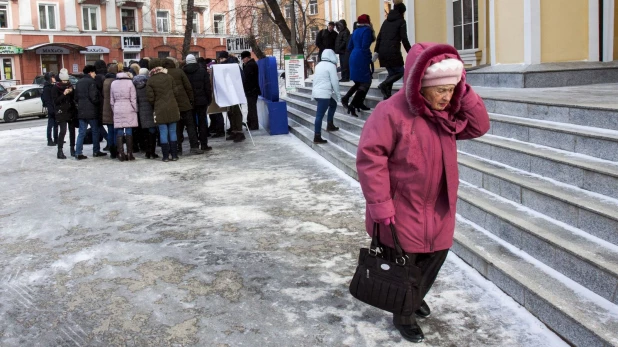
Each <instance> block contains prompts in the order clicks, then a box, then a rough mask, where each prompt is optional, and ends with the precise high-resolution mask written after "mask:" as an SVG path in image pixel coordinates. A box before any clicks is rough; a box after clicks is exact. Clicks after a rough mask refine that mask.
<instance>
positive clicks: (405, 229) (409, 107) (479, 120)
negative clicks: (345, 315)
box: [356, 43, 489, 342]
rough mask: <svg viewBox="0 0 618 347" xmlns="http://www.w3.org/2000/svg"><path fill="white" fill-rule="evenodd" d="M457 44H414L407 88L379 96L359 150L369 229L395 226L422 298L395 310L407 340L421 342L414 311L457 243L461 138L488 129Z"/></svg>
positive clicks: (423, 313) (386, 253)
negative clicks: (403, 313) (406, 311)
mask: <svg viewBox="0 0 618 347" xmlns="http://www.w3.org/2000/svg"><path fill="white" fill-rule="evenodd" d="M465 77H466V75H465V71H464V66H463V62H462V60H461V58H460V56H459V53H458V52H457V50H456V49H455V48H454V47H452V46H450V45H445V44H434V43H417V44H415V45H414V46H412V48H411V49H410V52H409V53H408V56H407V58H406V63H405V73H404V80H403V85H404V87H403V88H402V89H401V90H400V91H399V92H397V93H395V94H394V95H393V96H392V97H390V98H389V99H388V100H386V101H383V102H380V103H379V104H378V106H377V107H376V109H375V111H374V112H373V113H372V114H371V115H370V116H369V119H368V120H367V122H366V123H365V126H364V128H363V131H362V134H361V138H360V141H359V144H358V151H357V154H356V168H357V170H358V178H359V182H360V185H361V188H362V190H363V194H364V196H365V199H366V203H367V205H366V228H367V233H368V234H369V235H373V227H374V223H377V224H378V225H379V226H381V228H382V230H386V227H387V226H389V225H391V224H393V225H396V232H397V238H398V239H399V243H400V245H401V247H402V248H403V250H404V251H405V253H406V255H407V257H408V258H407V259H408V262H407V264H406V265H405V266H410V268H411V269H414V271H415V272H417V273H418V271H419V270H420V278H415V282H416V283H418V286H415V287H414V288H413V290H416V291H417V293H416V294H417V295H416V296H414V297H416V298H418V299H417V300H416V301H415V302H413V303H412V305H413V307H411V308H410V309H411V311H412V312H415V313H416V314H415V315H412V316H401V315H393V323H394V325H395V327H396V328H397V329H398V330H399V332H400V333H401V335H402V336H403V338H404V339H406V340H408V341H412V342H421V341H422V340H423V339H424V334H423V331H422V329H421V327H420V326H419V325H418V323H417V321H416V318H415V316H418V317H421V318H425V317H427V316H429V314H430V312H431V311H430V309H429V306H428V305H427V303H426V302H425V301H424V300H423V299H424V297H425V296H426V295H427V292H429V290H430V289H431V286H432V285H433V283H434V281H435V279H436V277H437V275H438V272H439V270H440V268H441V266H442V264H443V263H444V260H445V259H446V255H447V253H448V250H449V248H451V246H452V245H453V234H454V232H455V213H456V210H455V209H456V206H457V189H458V186H459V173H458V171H457V143H456V141H457V140H468V139H473V138H476V137H480V136H482V135H483V134H485V133H487V131H488V130H489V116H488V114H487V110H486V109H485V105H484V103H483V100H482V99H481V98H480V97H479V96H478V95H477V94H476V93H475V92H474V90H473V89H472V88H471V87H470V86H469V85H468V84H466V78H465ZM380 239H381V240H380V241H381V243H382V244H384V245H385V247H384V249H383V252H382V253H381V254H382V256H383V257H389V258H391V259H392V258H393V256H394V255H395V254H396V253H395V251H394V250H393V248H392V247H393V246H394V243H393V240H392V237H391V235H390V234H389V233H388V232H383V233H381V234H380Z"/></svg>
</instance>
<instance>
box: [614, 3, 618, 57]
mask: <svg viewBox="0 0 618 347" xmlns="http://www.w3.org/2000/svg"><path fill="white" fill-rule="evenodd" d="M616 59H618V6H614V60H616Z"/></svg>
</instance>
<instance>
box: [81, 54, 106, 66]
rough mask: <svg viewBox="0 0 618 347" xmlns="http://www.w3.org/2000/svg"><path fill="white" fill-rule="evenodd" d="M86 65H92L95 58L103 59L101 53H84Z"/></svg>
mask: <svg viewBox="0 0 618 347" xmlns="http://www.w3.org/2000/svg"><path fill="white" fill-rule="evenodd" d="M85 56H86V65H94V62H95V61H97V60H103V54H85Z"/></svg>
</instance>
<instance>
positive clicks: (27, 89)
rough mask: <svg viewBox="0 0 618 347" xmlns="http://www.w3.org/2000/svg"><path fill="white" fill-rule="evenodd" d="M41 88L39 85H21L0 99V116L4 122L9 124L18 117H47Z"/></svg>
mask: <svg viewBox="0 0 618 347" xmlns="http://www.w3.org/2000/svg"><path fill="white" fill-rule="evenodd" d="M42 94H43V87H41V86H39V85H22V86H18V87H17V88H16V89H14V90H12V91H10V92H9V93H8V94H6V95H4V96H3V97H2V99H0V115H2V118H3V119H4V121H5V122H7V123H10V122H14V121H16V120H17V118H19V117H30V116H38V117H41V118H44V117H46V116H47V110H45V109H44V108H43V102H42V101H41V95H42Z"/></svg>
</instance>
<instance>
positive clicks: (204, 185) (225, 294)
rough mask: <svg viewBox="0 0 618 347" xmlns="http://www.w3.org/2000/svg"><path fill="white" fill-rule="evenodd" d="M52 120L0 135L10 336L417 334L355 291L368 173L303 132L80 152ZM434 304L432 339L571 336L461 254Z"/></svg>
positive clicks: (194, 339)
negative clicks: (137, 150)
mask: <svg viewBox="0 0 618 347" xmlns="http://www.w3.org/2000/svg"><path fill="white" fill-rule="evenodd" d="M44 129H45V128H44V127H36V128H30V129H17V130H7V131H0V148H2V154H3V155H2V156H0V175H1V177H2V180H1V181H0V194H1V195H2V199H1V201H2V205H0V279H1V282H0V291H1V292H2V294H1V295H0V346H399V345H412V344H410V343H408V342H406V341H405V340H402V339H401V337H400V335H399V333H398V332H397V330H395V329H394V328H393V327H392V325H391V317H390V316H389V314H387V313H385V312H383V311H380V310H378V309H374V308H372V307H369V306H367V305H364V304H362V303H360V302H358V301H356V300H355V299H353V298H352V297H351V296H350V295H349V294H348V289H347V285H348V283H349V281H350V279H351V276H352V274H353V272H354V268H355V266H356V264H355V263H356V256H357V252H358V248H359V247H360V246H366V245H367V244H368V242H369V239H368V238H367V237H366V235H365V232H364V230H363V226H364V223H363V217H364V200H363V196H362V193H361V191H360V188H359V186H358V183H356V182H355V181H352V180H351V179H350V178H348V177H347V176H345V175H344V174H343V173H341V172H340V171H339V170H337V169H335V168H334V166H332V165H331V164H330V163H328V162H326V161H325V160H324V159H322V158H321V157H320V156H318V155H317V154H316V153H314V152H313V151H312V150H311V149H309V148H308V147H306V146H305V145H304V144H303V143H301V142H300V141H299V140H297V139H296V138H294V137H292V136H274V137H270V136H267V135H266V134H265V133H264V132H262V131H260V132H257V134H254V137H255V142H256V147H253V146H252V145H251V141H249V140H247V141H245V142H244V143H242V144H232V143H230V142H229V141H228V142H225V141H224V140H219V141H211V145H212V146H213V147H214V150H213V151H212V152H211V153H209V154H207V155H202V156H186V157H182V158H181V159H180V161H178V162H170V163H162V162H160V161H151V160H146V159H142V157H143V155H142V154H138V155H137V156H138V159H137V160H136V161H135V162H131V163H120V162H118V161H115V160H110V159H107V158H106V159H101V158H89V159H88V160H85V161H80V162H78V161H75V160H70V159H69V160H57V159H55V148H53V147H46V146H45V141H44V135H43V134H44V132H45V130H44ZM67 152H68V150H67ZM91 152H92V149H91V146H86V147H85V149H84V154H86V155H88V156H90V155H91V154H92V153H91ZM427 301H428V303H429V305H430V306H431V308H432V310H433V311H432V316H431V317H430V318H428V319H425V320H422V321H420V324H421V326H422V327H423V329H424V331H425V334H426V342H425V344H424V345H427V346H560V345H565V344H564V343H563V342H562V340H560V339H559V338H558V337H556V336H555V335H554V334H553V333H552V332H551V331H549V330H548V329H547V328H546V327H545V326H544V325H543V324H542V323H540V322H539V321H538V320H536V319H535V318H534V317H533V316H532V315H531V314H529V313H528V312H527V311H526V310H525V309H524V308H522V307H521V306H519V305H518V304H516V303H515V302H514V301H513V300H512V299H511V298H510V297H508V296H506V295H505V294H504V293H502V292H501V291H500V290H499V289H497V287H495V286H494V285H493V284H491V283H490V282H488V281H486V280H485V279H484V278H483V277H481V276H480V275H479V274H478V273H477V272H476V271H474V270H473V269H471V268H470V267H469V266H467V265H466V264H465V263H463V261H461V260H460V259H459V258H457V257H456V256H455V255H454V254H450V255H449V257H448V259H447V262H446V264H445V266H444V268H443V270H442V272H441V273H440V275H439V277H438V281H437V282H436V284H435V286H434V289H433V290H432V291H431V292H430V294H429V296H428V298H427ZM421 345H423V344H421Z"/></svg>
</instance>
